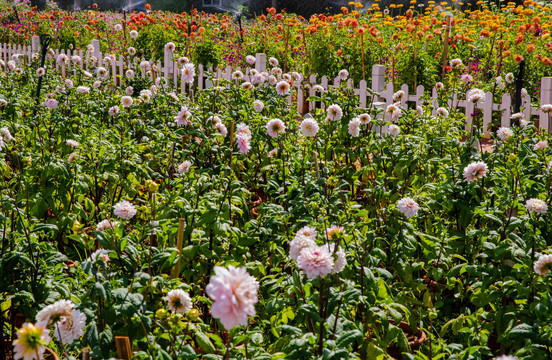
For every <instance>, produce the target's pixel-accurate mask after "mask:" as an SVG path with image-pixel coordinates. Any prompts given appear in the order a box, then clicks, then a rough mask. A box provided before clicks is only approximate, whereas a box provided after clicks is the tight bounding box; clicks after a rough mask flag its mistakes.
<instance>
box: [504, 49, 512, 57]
mask: <svg viewBox="0 0 552 360" xmlns="http://www.w3.org/2000/svg"><path fill="white" fill-rule="evenodd" d="M510 54H511V52H510V50H506V51H504V54H502V57H503V58H505V57H508V56H509V55H510Z"/></svg>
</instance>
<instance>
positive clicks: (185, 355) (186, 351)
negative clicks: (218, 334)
mask: <svg viewBox="0 0 552 360" xmlns="http://www.w3.org/2000/svg"><path fill="white" fill-rule="evenodd" d="M177 357H178V358H179V359H195V358H196V357H197V355H196V352H195V351H194V349H193V348H192V347H191V346H190V345H186V346H184V348H182V349H181V350H180V352H179V353H178V354H177Z"/></svg>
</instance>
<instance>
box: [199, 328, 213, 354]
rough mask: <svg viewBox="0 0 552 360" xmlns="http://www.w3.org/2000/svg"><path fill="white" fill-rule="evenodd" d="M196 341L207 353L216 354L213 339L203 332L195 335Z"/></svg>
mask: <svg viewBox="0 0 552 360" xmlns="http://www.w3.org/2000/svg"><path fill="white" fill-rule="evenodd" d="M195 339H196V341H197V344H198V345H199V347H200V348H202V349H203V350H204V351H205V352H206V353H208V354H210V353H214V352H215V345H213V343H212V342H211V339H209V337H208V336H207V334H205V333H204V332H203V331H197V332H196V333H195Z"/></svg>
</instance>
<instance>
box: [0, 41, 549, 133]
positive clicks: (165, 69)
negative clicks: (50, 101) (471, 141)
mask: <svg viewBox="0 0 552 360" xmlns="http://www.w3.org/2000/svg"><path fill="white" fill-rule="evenodd" d="M91 45H92V46H93V47H94V50H93V51H82V50H74V51H71V50H68V51H65V50H55V51H54V52H55V56H56V57H57V56H58V55H59V54H65V55H67V57H68V62H67V64H66V65H65V66H63V65H60V64H57V63H56V70H57V71H59V72H60V73H61V75H62V76H63V77H65V76H66V75H67V74H68V73H71V72H76V68H77V67H79V68H81V69H84V70H93V69H94V68H96V67H99V66H103V67H105V68H106V69H107V70H108V71H109V73H110V76H111V78H112V81H113V83H114V84H115V85H120V83H121V79H122V78H124V77H125V72H126V70H128V69H133V70H136V73H137V74H140V75H141V76H142V77H145V76H147V75H146V71H144V70H141V69H140V68H139V63H140V62H141V61H144V59H141V60H140V59H138V58H137V57H135V58H133V60H128V59H125V58H123V56H119V57H118V58H117V59H114V60H110V61H108V60H106V59H105V58H104V55H103V54H102V53H101V51H100V42H99V40H92V43H91ZM39 51H40V40H39V37H38V36H34V37H33V38H32V44H31V46H30V47H29V46H24V45H12V44H1V45H0V59H2V60H4V61H5V62H7V61H8V60H10V59H11V57H12V55H14V54H20V55H23V56H25V57H26V58H27V59H28V60H30V59H31V57H32V55H33V54H37V53H39ZM72 55H78V56H79V57H80V58H81V59H82V62H81V63H77V62H73V61H72V60H71V56H72ZM94 58H95V59H96V61H95V62H93V61H92V60H93V59H94ZM148 62H149V64H150V67H151V68H152V69H153V71H152V72H151V76H152V78H153V79H154V80H155V78H156V77H160V76H162V77H164V78H165V79H171V80H172V84H174V86H179V87H180V91H181V93H185V92H186V91H189V90H190V88H191V86H192V85H191V84H186V83H185V81H184V79H183V77H182V75H181V72H180V67H179V64H178V62H177V61H175V59H173V52H172V51H170V50H165V54H164V61H163V63H161V62H160V61H158V62H157V63H154V62H153V61H151V60H150V61H148ZM236 70H240V68H236V69H232V68H231V67H227V68H226V69H215V70H213V69H204V67H203V66H202V65H201V64H199V65H198V71H197V77H198V84H197V85H198V89H199V90H202V89H204V88H208V87H211V86H213V82H214V81H216V80H218V79H226V80H231V79H232V73H233V72H234V71H236ZM255 70H257V71H259V72H262V71H265V70H266V55H265V54H256V62H255ZM249 71H250V69H249V68H248V69H244V71H243V72H244V78H243V81H250V80H251V79H250V76H249ZM307 84H311V85H314V84H317V78H316V76H315V75H310V76H309V77H308V79H306V78H305V77H304V76H301V80H300V81H294V83H293V86H294V87H295V88H296V92H297V96H296V97H292V96H291V95H290V96H288V102H289V103H290V104H291V103H292V102H296V103H297V110H298V112H300V113H305V112H306V111H307V110H308V109H314V108H315V106H316V104H315V103H314V102H310V103H309V102H307V101H306V98H308V97H309V96H314V95H316V93H315V92H314V90H313V89H312V86H310V87H306V86H305V85H307ZM318 84H320V85H322V87H324V89H328V87H329V86H330V85H333V86H340V84H341V80H340V79H339V78H338V77H336V78H335V79H332V80H329V79H328V78H327V77H325V76H323V77H322V78H321V79H320V81H319V82H318ZM345 86H346V87H348V88H349V89H353V91H354V93H355V94H356V95H357V96H358V99H359V107H361V108H366V107H367V106H371V105H372V104H373V103H376V104H377V105H376V106H380V107H382V108H384V109H385V108H386V107H387V106H388V105H390V104H393V94H394V93H395V92H396V91H398V90H402V91H404V93H405V96H404V97H403V98H402V100H401V105H402V107H403V108H406V106H407V104H406V103H407V102H409V103H414V104H416V105H422V104H423V103H424V102H425V101H428V98H429V101H430V102H431V103H432V105H433V108H434V110H433V111H434V115H435V111H436V109H437V108H438V107H439V106H445V105H446V106H447V107H448V108H455V109H464V113H465V116H466V128H469V127H470V126H471V123H472V121H473V113H474V104H473V103H472V102H468V101H467V100H465V99H459V98H458V95H462V96H465V94H455V95H454V97H453V99H451V100H448V104H439V103H438V101H437V98H438V96H437V89H436V88H435V87H434V88H432V89H430V90H429V91H426V89H424V87H423V86H418V87H417V88H416V89H415V92H414V93H412V94H411V93H410V89H409V88H408V85H402V86H401V87H400V89H395V88H394V86H393V83H387V84H386V83H385V66H383V65H374V66H373V67H372V77H371V84H370V89H371V90H372V92H376V93H379V94H380V95H379V97H377V96H374V95H372V94H371V92H370V91H368V83H367V82H366V81H364V80H361V81H360V83H359V84H358V88H356V87H354V83H353V81H352V80H351V79H349V80H348V81H347V82H346V84H345ZM307 89H308V90H307ZM429 93H430V95H431V96H427V95H429ZM424 95H426V96H425V97H424ZM492 99H493V96H492V93H490V92H487V93H486V100H485V102H484V103H482V104H478V105H477V106H478V109H479V110H480V111H481V112H482V113H483V124H482V125H483V130H484V133H485V137H490V133H489V130H488V128H489V127H488V125H489V124H490V123H491V121H492V118H493V113H494V112H500V113H501V114H500V118H501V126H510V124H511V120H510V117H511V115H512V112H513V105H514V102H513V99H512V98H511V96H510V95H508V94H505V95H503V96H502V99H501V102H500V103H498V104H496V103H494V102H493V101H492ZM544 104H552V77H544V78H542V79H541V93H540V101H539V105H540V106H542V105H544ZM305 106H308V108H305ZM318 106H322V107H324V104H318ZM540 106H531V98H530V97H529V96H528V95H526V96H525V97H524V98H522V103H521V109H522V113H523V115H524V118H525V119H531V118H532V117H533V116H538V118H539V126H540V128H541V129H543V130H544V131H547V132H550V131H551V130H552V126H551V127H549V116H548V114H546V113H544V112H543V111H541V110H540Z"/></svg>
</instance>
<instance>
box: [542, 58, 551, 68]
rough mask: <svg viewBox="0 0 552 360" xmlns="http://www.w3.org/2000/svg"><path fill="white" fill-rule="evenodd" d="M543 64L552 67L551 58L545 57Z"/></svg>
mask: <svg viewBox="0 0 552 360" xmlns="http://www.w3.org/2000/svg"><path fill="white" fill-rule="evenodd" d="M542 63H543V64H544V65H549V66H550V65H552V60H550V59H549V58H547V57H545V58H543V59H542Z"/></svg>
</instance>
